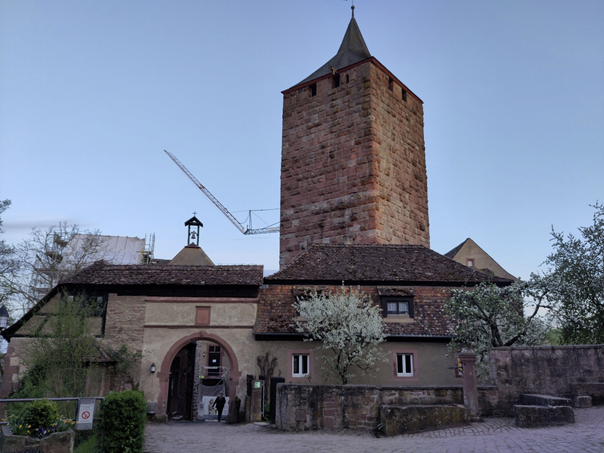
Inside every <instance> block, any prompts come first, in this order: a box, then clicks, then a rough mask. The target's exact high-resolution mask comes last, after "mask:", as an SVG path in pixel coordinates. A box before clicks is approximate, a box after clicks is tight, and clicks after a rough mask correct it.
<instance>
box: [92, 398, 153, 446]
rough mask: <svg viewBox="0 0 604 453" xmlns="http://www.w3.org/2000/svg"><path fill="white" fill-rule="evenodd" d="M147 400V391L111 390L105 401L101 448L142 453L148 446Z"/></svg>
mask: <svg viewBox="0 0 604 453" xmlns="http://www.w3.org/2000/svg"><path fill="white" fill-rule="evenodd" d="M146 421H147V402H146V400H145V396H144V395H143V392H140V391H138V390H126V391H125V392H121V393H110V394H109V395H107V397H106V398H105V403H104V404H103V414H102V422H101V428H102V431H103V439H102V442H101V450H102V451H104V452H106V453H114V452H115V453H141V452H142V451H143V448H144V447H145V424H146Z"/></svg>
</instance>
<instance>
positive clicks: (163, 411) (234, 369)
mask: <svg viewBox="0 0 604 453" xmlns="http://www.w3.org/2000/svg"><path fill="white" fill-rule="evenodd" d="M196 341H207V342H211V343H213V344H215V345H217V346H219V347H220V348H221V350H222V351H223V352H224V354H225V355H226V356H227V358H228V361H229V363H230V371H229V380H228V382H225V386H226V388H227V396H229V397H231V398H235V396H236V394H237V384H238V383H239V378H240V377H241V371H240V370H239V363H238V361H237V356H236V355H235V352H234V351H233V349H232V348H231V346H230V345H229V344H228V343H227V342H226V341H225V340H224V339H223V338H221V337H219V336H218V335H214V334H210V333H206V332H203V331H199V332H196V333H193V334H191V335H187V336H186V337H183V338H181V339H180V340H178V341H177V342H176V343H174V344H173V345H172V347H171V348H170V349H169V350H168V352H167V353H166V355H165V357H164V360H163V361H162V363H161V367H160V370H159V372H158V373H157V377H158V378H159V396H158V399H157V406H158V416H159V417H167V409H168V395H169V390H170V369H171V367H172V364H173V362H174V359H175V358H176V356H177V355H178V354H179V353H180V352H181V351H182V350H183V348H186V347H187V346H188V345H190V344H193V343H195V342H196Z"/></svg>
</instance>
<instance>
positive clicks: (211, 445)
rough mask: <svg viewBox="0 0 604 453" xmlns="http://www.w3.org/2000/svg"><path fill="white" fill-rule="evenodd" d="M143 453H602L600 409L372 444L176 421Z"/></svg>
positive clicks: (603, 411)
mask: <svg viewBox="0 0 604 453" xmlns="http://www.w3.org/2000/svg"><path fill="white" fill-rule="evenodd" d="M146 434H147V442H146V449H145V452H146V453H223V452H228V453H248V452H249V453H252V452H253V453H258V452H287V453H322V452H327V453H361V452H363V453H365V452H371V453H376V452H379V453H382V452H384V453H395V452H404V453H414V452H416V453H429V452H447V453H462V452H463V453H468V452H489V453H490V452H497V453H503V452H514V453H523V452H544V453H558V452H563V453H571V452H572V453H576V452H590V453H602V452H604V407H592V408H588V409H575V423H574V424H571V425H565V426H557V427H547V428H530V429H528V428H518V427H516V426H515V425H514V420H513V419H511V418H487V419H485V422H483V423H472V424H471V425H470V426H466V427H463V428H455V429H443V430H439V431H431V432H426V433H421V434H409V435H404V436H397V437H389V438H379V439H376V438H375V437H373V435H371V434H366V433H356V432H350V431H338V432H334V431H313V432H302V433H289V432H281V431H277V430H275V429H271V428H268V427H265V426H260V425H256V424H241V425H225V424H223V423H220V424H219V423H217V422H210V421H208V422H205V423H195V422H175V423H168V424H155V423H154V424H151V423H150V424H148V425H147V432H146Z"/></svg>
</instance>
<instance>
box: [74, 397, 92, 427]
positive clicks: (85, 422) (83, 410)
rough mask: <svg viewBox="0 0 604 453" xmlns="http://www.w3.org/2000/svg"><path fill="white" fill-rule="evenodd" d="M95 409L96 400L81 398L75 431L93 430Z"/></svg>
mask: <svg viewBox="0 0 604 453" xmlns="http://www.w3.org/2000/svg"><path fill="white" fill-rule="evenodd" d="M94 407H95V404H94V398H80V399H79V400H78V418H77V419H76V425H75V429H77V430H85V429H92V421H93V420H94Z"/></svg>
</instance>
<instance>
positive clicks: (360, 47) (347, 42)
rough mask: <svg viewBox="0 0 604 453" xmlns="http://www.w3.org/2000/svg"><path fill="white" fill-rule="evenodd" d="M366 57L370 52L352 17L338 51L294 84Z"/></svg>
mask: <svg viewBox="0 0 604 453" xmlns="http://www.w3.org/2000/svg"><path fill="white" fill-rule="evenodd" d="M367 58H371V53H370V52H369V49H368V48H367V44H365V40H364V39H363V35H361V30H360V29H359V26H358V24H357V21H356V20H355V18H354V17H353V18H352V19H351V20H350V23H349V24H348V28H347V29H346V33H345V34H344V39H343V40H342V44H341V45H340V48H339V49H338V53H337V54H336V55H335V56H334V57H333V58H332V59H331V60H329V61H328V62H327V63H325V64H324V65H323V66H321V67H320V68H319V69H317V70H316V71H315V72H313V73H312V74H311V75H309V76H308V77H306V78H305V79H304V80H302V81H301V82H300V83H297V84H296V85H301V84H303V83H305V82H309V81H311V80H314V79H318V78H319V77H322V76H324V75H327V74H330V73H331V72H332V68H335V69H336V70H337V69H342V68H345V67H346V66H350V65H352V64H354V63H358V62H359V61H363V60H366V59H367Z"/></svg>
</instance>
